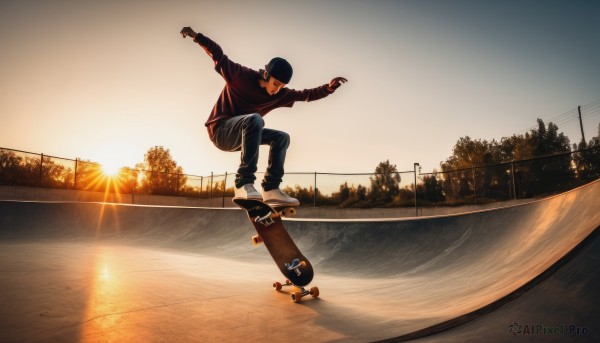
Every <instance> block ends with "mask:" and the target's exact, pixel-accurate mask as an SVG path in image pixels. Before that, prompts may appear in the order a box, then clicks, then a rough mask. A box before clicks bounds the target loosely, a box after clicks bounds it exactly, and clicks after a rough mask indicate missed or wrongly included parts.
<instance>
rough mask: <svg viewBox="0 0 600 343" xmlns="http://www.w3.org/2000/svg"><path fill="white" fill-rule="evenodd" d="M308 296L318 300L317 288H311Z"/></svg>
mask: <svg viewBox="0 0 600 343" xmlns="http://www.w3.org/2000/svg"><path fill="white" fill-rule="evenodd" d="M310 295H312V297H313V298H318V297H319V288H318V287H313V288H311V289H310Z"/></svg>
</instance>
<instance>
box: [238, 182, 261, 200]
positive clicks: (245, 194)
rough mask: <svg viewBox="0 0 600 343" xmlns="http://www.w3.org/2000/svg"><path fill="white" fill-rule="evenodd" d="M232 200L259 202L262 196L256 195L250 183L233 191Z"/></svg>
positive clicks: (256, 192)
mask: <svg viewBox="0 0 600 343" xmlns="http://www.w3.org/2000/svg"><path fill="white" fill-rule="evenodd" d="M233 198H234V199H255V200H260V201H262V200H263V198H262V195H260V193H258V191H257V190H256V188H254V185H253V184H251V183H247V184H245V185H243V186H242V187H240V188H237V187H236V188H235V190H234V194H233Z"/></svg>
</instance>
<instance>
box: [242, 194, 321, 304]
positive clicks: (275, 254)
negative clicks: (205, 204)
mask: <svg viewBox="0 0 600 343" xmlns="http://www.w3.org/2000/svg"><path fill="white" fill-rule="evenodd" d="M233 203H234V204H236V205H237V206H239V207H241V208H242V209H244V210H246V214H247V215H248V219H250V222H251V223H252V225H253V226H254V228H255V229H256V233H257V235H255V236H253V237H252V244H254V245H255V246H256V245H258V244H261V243H262V244H264V245H265V247H266V248H267V250H268V251H269V254H271V257H272V258H273V261H275V264H276V265H277V267H278V268H279V270H280V271H281V273H282V274H283V275H284V276H285V277H286V280H285V281H284V282H275V283H273V287H274V288H275V290H277V291H280V290H281V289H282V288H283V287H285V286H295V287H296V288H297V289H298V290H297V291H294V292H292V293H291V298H292V301H294V302H296V303H297V302H299V301H300V299H302V297H305V296H307V295H311V296H312V297H314V298H317V297H318V296H319V289H318V288H317V287H312V288H310V290H307V289H305V288H304V287H305V286H307V285H308V284H309V283H310V282H311V281H312V279H313V276H314V271H313V268H312V265H311V264H310V261H308V259H307V258H306V256H304V255H303V254H302V253H301V252H300V249H298V247H297V246H296V243H294V240H292V238H291V237H290V235H289V234H288V232H287V230H286V229H285V227H284V226H283V222H282V221H281V217H282V216H287V217H291V216H293V215H295V214H296V209H295V208H294V207H292V206H290V205H278V204H267V203H265V202H262V201H260V200H254V199H233Z"/></svg>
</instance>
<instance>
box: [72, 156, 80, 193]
mask: <svg viewBox="0 0 600 343" xmlns="http://www.w3.org/2000/svg"><path fill="white" fill-rule="evenodd" d="M78 163H79V158H75V175H74V176H73V189H75V190H77V164H78Z"/></svg>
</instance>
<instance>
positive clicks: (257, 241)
mask: <svg viewBox="0 0 600 343" xmlns="http://www.w3.org/2000/svg"><path fill="white" fill-rule="evenodd" d="M262 242H263V240H262V238H261V237H260V236H259V235H256V236H252V244H253V245H255V246H256V245H259V244H260V243H262Z"/></svg>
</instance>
